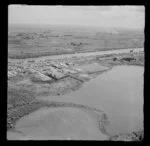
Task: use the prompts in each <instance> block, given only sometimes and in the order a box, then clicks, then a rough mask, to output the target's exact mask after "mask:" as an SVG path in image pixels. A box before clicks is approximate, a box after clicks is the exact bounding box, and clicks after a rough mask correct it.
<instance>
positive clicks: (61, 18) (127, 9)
mask: <svg viewBox="0 0 150 146" xmlns="http://www.w3.org/2000/svg"><path fill="white" fill-rule="evenodd" d="M8 23H9V24H36V25H37V24H39V25H43V24H46V25H76V26H92V27H123V28H135V29H137V28H140V29H143V28H144V26H145V7H144V6H66V5H64V6H63V5H56V6H55V5H54V6H34V5H30V6H29V5H9V7H8Z"/></svg>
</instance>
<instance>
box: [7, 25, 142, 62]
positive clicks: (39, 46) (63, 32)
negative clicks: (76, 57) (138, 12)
mask: <svg viewBox="0 0 150 146" xmlns="http://www.w3.org/2000/svg"><path fill="white" fill-rule="evenodd" d="M143 46H144V33H143V31H138V30H125V29H91V28H76V27H75V28H69V27H67V28H66V27H58V26H49V27H48V26H38V27H37V26H32V27H31V26H10V27H9V31H8V56H9V57H10V58H18V59H19V58H32V57H39V56H49V55H60V54H69V53H71V54H72V53H76V52H78V53H79V52H91V51H102V50H103V51H104V50H111V49H127V48H143Z"/></svg>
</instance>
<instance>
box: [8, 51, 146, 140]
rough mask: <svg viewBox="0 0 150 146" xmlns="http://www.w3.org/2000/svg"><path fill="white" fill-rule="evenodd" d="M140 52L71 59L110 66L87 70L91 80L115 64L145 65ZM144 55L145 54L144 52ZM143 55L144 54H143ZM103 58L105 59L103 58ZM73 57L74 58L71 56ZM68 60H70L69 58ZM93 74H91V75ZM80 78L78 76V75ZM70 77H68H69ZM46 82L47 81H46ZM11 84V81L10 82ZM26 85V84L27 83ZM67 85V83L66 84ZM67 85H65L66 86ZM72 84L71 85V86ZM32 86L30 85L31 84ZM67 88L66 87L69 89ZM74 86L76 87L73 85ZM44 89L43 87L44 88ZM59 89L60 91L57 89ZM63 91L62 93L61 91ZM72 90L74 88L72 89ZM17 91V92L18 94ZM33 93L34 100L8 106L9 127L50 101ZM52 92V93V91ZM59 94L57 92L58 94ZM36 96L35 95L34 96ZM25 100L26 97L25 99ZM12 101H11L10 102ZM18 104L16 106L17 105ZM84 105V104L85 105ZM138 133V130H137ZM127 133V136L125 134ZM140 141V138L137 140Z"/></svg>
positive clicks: (80, 62)
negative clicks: (38, 98)
mask: <svg viewBox="0 0 150 146" xmlns="http://www.w3.org/2000/svg"><path fill="white" fill-rule="evenodd" d="M139 54H140V53H136V52H135V53H133V54H130V53H122V54H117V55H116V54H110V55H109V56H108V55H104V58H103V57H102V56H101V55H96V56H94V57H92V58H88V57H84V58H82V59H83V60H82V59H81V60H80V59H77V58H76V59H75V60H74V61H73V60H71V61H72V62H73V64H78V65H79V67H81V66H82V65H85V62H86V64H92V63H93V62H96V63H98V64H99V65H102V66H107V67H108V69H107V70H101V71H95V72H94V71H93V72H91V73H90V72H89V73H87V72H85V73H86V74H88V75H89V76H91V77H90V78H87V81H88V80H90V79H92V78H93V77H96V76H97V75H99V74H101V73H103V72H106V71H109V70H110V69H111V68H113V67H114V66H117V65H137V66H144V62H143V59H144V58H143V59H142V60H140V59H139V58H140V55H139ZM142 55H143V54H142ZM142 57H143V56H142ZM102 58H103V59H102ZM132 58H136V59H135V60H134V59H132ZM71 59H72V58H71ZM67 61H69V60H67ZM90 74H91V75H90ZM77 78H78V77H77ZM67 79H68V78H67ZM84 81H86V80H85V79H84ZM44 82H45V81H44ZM60 82H62V83H63V80H61V81H60ZM72 82H73V83H74V81H73V80H70V83H69V86H68V87H67V88H68V89H69V90H70V89H71V88H72V87H73V86H72ZM54 83H55V81H54ZM57 83H59V82H58V81H57V82H56V84H57ZM8 84H9V83H8ZM77 84H78V83H77ZM83 84H84V82H83ZM25 85H26V84H25ZM66 85H67V84H66ZM66 85H65V86H66ZM70 85H71V86H70ZM29 87H30V86H29ZM70 87H71V88H70ZM22 88H24V87H22ZM55 88H56V87H55V86H54V89H55ZM67 88H66V89H67ZM73 88H74V87H73ZM60 89H61V88H58V89H57V88H56V93H57V92H58V93H59V95H61V94H62V93H63V92H64V91H65V90H66V89H65V88H64V91H63V90H62V91H60ZM42 90H43V89H42ZM57 90H58V91H57ZM18 91H19V92H20V94H18V93H17V92H18ZM26 92H27V93H28V92H29V91H28V89H27V91H26ZM61 92H62V93H61ZM71 92H72V90H71ZM16 93H17V96H21V93H22V90H20V89H17V90H16ZM16 93H15V94H16ZM27 93H25V97H26V96H28V94H27ZM64 93H68V92H64ZM23 94H24V92H23ZM31 94H33V95H32V97H33V98H34V99H33V100H31V99H30V98H27V100H26V101H25V102H24V101H23V102H20V101H17V102H18V103H16V104H15V105H14V107H13V106H12V105H11V104H10V106H9V107H8V108H9V109H8V117H7V118H8V119H7V128H8V129H9V128H10V129H11V127H12V128H13V127H14V126H15V122H16V121H17V120H19V119H20V118H21V117H23V116H25V115H28V114H30V113H31V112H33V111H36V110H38V109H39V108H41V107H43V106H45V105H47V104H48V103H46V102H44V101H40V100H37V99H36V95H34V93H33V91H32V92H31V93H29V96H31ZM50 94H52V93H50ZM56 95H57V94H56ZM34 96H35V97H34ZM14 100H16V99H14ZM21 100H22V99H21ZM23 100H24V99H23ZM10 103H11V102H10ZM52 103H53V104H54V102H52ZM71 105H73V106H74V103H71ZM15 106H16V107H15ZM54 106H58V105H55V104H54ZM59 106H65V105H64V104H63V103H62V105H59ZM83 106H84V105H83ZM135 133H136V132H135ZM125 135H126V136H125ZM133 135H135V136H133ZM129 137H130V138H131V137H133V138H132V140H134V139H136V137H137V136H136V134H134V133H133V134H132V133H130V134H118V135H114V136H111V137H110V140H113V141H115V140H119V139H121V140H128V139H130V138H129ZM140 137H141V136H140V134H139V140H140ZM137 141H138V140H137Z"/></svg>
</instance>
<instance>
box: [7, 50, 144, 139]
mask: <svg viewBox="0 0 150 146" xmlns="http://www.w3.org/2000/svg"><path fill="white" fill-rule="evenodd" d="M60 62H61V64H60ZM117 65H138V66H144V53H143V52H140V53H134V52H133V53H130V54H129V53H123V54H118V55H116V54H110V55H104V56H92V57H82V58H71V59H63V60H57V61H55V62H53V61H51V60H45V61H40V62H35V61H33V62H32V61H31V62H18V63H16V64H13V63H12V64H10V66H9V78H8V112H7V128H8V130H10V129H11V130H12V129H14V128H15V123H16V122H17V121H18V120H19V119H20V118H22V117H24V116H25V115H29V114H30V113H32V112H33V111H36V110H38V109H39V108H41V107H45V106H47V107H76V108H81V107H82V108H84V109H87V107H86V106H84V105H77V104H74V103H58V102H57V103H56V102H51V103H48V102H47V101H46V102H44V101H41V100H38V99H37V97H38V96H49V95H52V96H55V95H56V96H57V95H65V94H69V93H71V92H72V91H75V90H78V89H80V88H81V87H82V85H83V84H84V82H86V81H88V80H90V79H92V78H95V77H96V76H97V75H99V74H101V73H103V72H106V71H108V70H110V69H111V68H112V67H114V66H117ZM60 97H61V96H60ZM93 110H94V109H93ZM101 130H102V129H101ZM103 130H104V129H103ZM104 131H105V130H104ZM127 135H128V136H127V137H130V136H129V134H127ZM130 135H131V134H130ZM133 135H134V134H132V136H133ZM124 137H125V136H123V135H122V134H121V135H118V136H112V137H111V140H117V139H119V138H120V139H124ZM133 137H134V136H133ZM136 137H137V136H136ZM134 139H136V138H132V139H130V140H134ZM139 139H140V138H139Z"/></svg>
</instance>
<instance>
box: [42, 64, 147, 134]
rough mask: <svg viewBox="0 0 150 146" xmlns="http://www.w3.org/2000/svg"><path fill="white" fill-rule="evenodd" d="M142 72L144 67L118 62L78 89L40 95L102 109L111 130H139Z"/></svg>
mask: <svg viewBox="0 0 150 146" xmlns="http://www.w3.org/2000/svg"><path fill="white" fill-rule="evenodd" d="M143 74H144V68H143V67H138V66H117V67H114V68H113V69H112V70H110V71H107V72H105V73H103V74H101V75H99V76H97V77H96V78H94V79H92V80H90V81H88V82H86V83H85V84H84V86H83V87H82V88H81V89H80V90H77V91H75V92H72V93H70V94H68V95H63V96H49V97H42V98H41V99H44V100H49V101H63V102H74V103H80V104H84V105H87V106H91V107H94V108H97V109H100V110H103V111H104V112H105V113H106V114H107V116H108V119H109V121H110V124H109V126H107V132H108V133H110V134H118V133H126V132H131V131H138V130H141V129H143Z"/></svg>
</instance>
